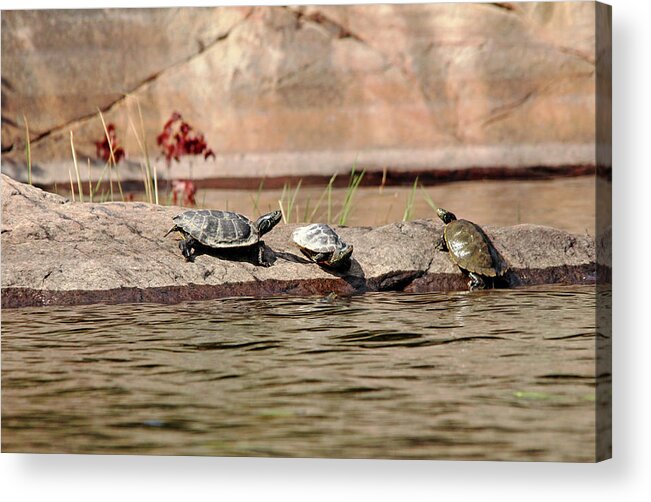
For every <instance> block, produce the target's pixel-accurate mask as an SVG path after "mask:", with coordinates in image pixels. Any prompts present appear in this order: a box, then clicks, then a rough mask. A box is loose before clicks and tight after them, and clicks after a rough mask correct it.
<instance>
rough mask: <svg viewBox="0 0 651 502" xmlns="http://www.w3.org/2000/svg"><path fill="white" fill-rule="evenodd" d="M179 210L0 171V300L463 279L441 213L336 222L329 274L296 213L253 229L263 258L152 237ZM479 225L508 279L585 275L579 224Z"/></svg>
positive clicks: (592, 269)
mask: <svg viewBox="0 0 651 502" xmlns="http://www.w3.org/2000/svg"><path fill="white" fill-rule="evenodd" d="M179 211H181V208H178V207H163V206H156V205H150V204H144V203H118V202H113V203H104V204H91V203H71V202H70V201H68V200H67V199H64V198H63V197H60V196H58V195H54V194H50V193H47V192H44V191H42V190H40V189H38V188H34V187H32V186H29V185H24V184H22V183H19V182H16V181H14V180H12V179H10V178H8V177H7V176H4V175H2V212H3V218H2V257H1V260H2V307H3V308H4V307H20V306H29V305H56V304H86V303H95V302H108V303H119V302H141V301H145V302H178V301H183V300H190V299H208V298H215V297H223V296H238V295H246V296H265V295H279V294H294V295H307V294H320V295H325V294H328V293H330V292H336V293H339V294H352V293H361V292H365V291H384V290H395V291H403V290H404V291H412V292H425V291H446V290H463V289H466V288H467V285H466V283H467V279H466V278H464V276H463V275H462V274H461V272H460V271H459V270H458V268H456V267H455V266H454V265H453V264H452V262H451V261H450V259H449V257H448V254H447V253H445V252H441V251H437V250H436V249H435V247H434V246H435V243H436V241H437V239H438V237H439V236H440V234H441V231H442V223H441V222H436V221H431V220H419V221H412V222H406V223H395V224H391V225H386V226H383V227H378V228H340V229H338V231H339V233H340V235H341V236H342V238H343V239H344V240H345V241H346V242H349V243H350V244H352V245H353V246H354V248H355V251H354V253H353V264H352V266H351V268H350V270H349V271H348V272H347V273H345V274H338V273H331V272H327V271H325V270H323V269H321V268H320V267H319V266H317V265H315V264H313V263H310V262H308V261H307V260H306V259H304V258H303V257H302V254H301V253H300V252H299V251H298V250H297V249H296V247H295V246H294V245H293V244H292V243H291V242H290V236H291V232H292V230H293V229H294V228H295V227H296V225H283V224H282V223H281V224H279V225H278V226H277V227H276V228H274V229H273V230H272V232H270V233H269V234H267V235H265V238H264V240H265V243H266V250H265V253H266V256H267V258H268V259H269V260H270V261H272V262H273V265H272V266H271V267H269V268H265V267H259V266H256V265H254V264H252V263H250V262H248V261H246V260H233V259H229V260H226V259H220V258H218V257H215V256H212V255H210V254H203V255H200V256H197V258H196V260H195V262H194V263H188V262H186V261H185V259H184V258H183V257H182V256H181V253H180V251H179V249H178V246H177V242H176V240H175V238H174V236H172V235H169V236H167V237H163V235H164V234H165V232H166V231H167V230H169V228H170V227H171V226H172V225H173V223H172V216H174V215H175V214H177V213H178V212H179ZM486 232H487V234H488V235H489V237H491V239H492V240H493V242H494V244H495V246H496V248H497V249H498V251H499V252H500V253H501V254H502V256H503V257H504V259H505V260H506V261H507V263H508V264H509V265H510V267H511V272H510V274H509V275H508V276H507V281H508V283H509V285H510V286H513V287H515V286H524V285H536V284H551V283H582V284H583V283H594V282H595V279H596V276H595V274H596V266H595V243H594V240H593V239H592V238H591V237H589V236H587V235H572V234H569V233H566V232H563V231H561V230H556V229H553V228H549V227H541V226H535V225H518V226H514V227H505V228H490V227H488V228H486Z"/></svg>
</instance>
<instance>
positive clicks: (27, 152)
mask: <svg viewBox="0 0 651 502" xmlns="http://www.w3.org/2000/svg"><path fill="white" fill-rule="evenodd" d="M23 120H24V122H25V157H26V160H27V183H29V184H30V185H31V184H32V146H31V144H30V138H29V125H28V124H27V117H26V116H25V115H23Z"/></svg>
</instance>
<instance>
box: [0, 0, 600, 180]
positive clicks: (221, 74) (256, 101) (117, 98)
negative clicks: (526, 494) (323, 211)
mask: <svg viewBox="0 0 651 502" xmlns="http://www.w3.org/2000/svg"><path fill="white" fill-rule="evenodd" d="M594 9H595V5H594V3H592V2H554V3H492V4H491V3H485V4H453V3H452V4H431V5H422V4H421V5H361V6H358V5H352V6H319V7H229V8H225V7H220V8H176V9H129V10H123V9H111V10H69V11H66V10H59V11H5V12H3V15H2V76H3V78H2V148H3V151H4V152H5V153H4V155H3V171H4V172H5V173H9V174H11V175H12V176H13V177H15V178H18V179H23V180H24V179H26V169H25V154H24V144H25V131H24V117H26V118H27V121H28V123H29V127H30V138H31V148H32V162H33V164H34V177H35V179H36V180H37V181H39V182H43V183H47V182H50V183H51V182H53V181H58V182H65V181H67V179H68V168H69V165H70V159H71V154H70V138H69V134H70V131H73V132H74V137H75V147H76V149H77V153H78V156H79V158H80V161H81V162H82V164H84V165H85V163H86V158H87V157H88V158H90V159H91V160H93V159H94V157H95V148H94V143H93V142H94V141H96V140H99V139H101V138H102V137H103V132H102V126H101V122H100V120H99V118H98V116H97V109H98V108H99V109H101V110H103V112H104V115H105V117H106V120H107V121H109V122H113V123H115V124H116V126H117V131H118V136H119V137H120V138H121V141H122V143H123V144H124V145H125V147H126V150H127V153H128V156H129V159H130V161H131V163H130V164H129V163H127V164H125V165H124V167H123V171H124V174H123V175H124V177H127V178H128V177H132V178H135V179H138V178H139V176H140V167H139V159H140V158H141V157H142V151H143V150H142V148H141V147H139V145H138V142H137V140H136V137H135V134H134V133H133V131H132V129H131V126H130V119H131V121H132V122H133V123H134V125H136V128H138V129H139V127H140V120H139V116H138V111H137V104H138V103H139V105H140V108H141V110H142V117H143V124H144V129H145V131H146V142H147V144H148V146H149V150H150V151H151V152H156V146H155V136H156V134H157V133H158V132H159V131H160V130H161V128H162V125H163V123H164V122H165V120H166V119H167V118H168V117H169V116H170V114H171V113H172V112H174V111H179V112H181V113H182V114H183V115H184V117H185V118H186V119H187V120H189V121H190V122H191V123H192V124H193V125H194V126H195V127H196V128H198V129H200V130H201V131H203V132H204V133H205V134H206V137H207V140H208V143H209V144H210V145H211V146H212V147H213V149H214V150H215V151H216V152H217V154H218V155H217V159H216V160H214V161H213V160H210V161H209V162H207V163H203V162H202V161H200V162H199V163H197V167H196V168H195V173H196V175H197V176H198V177H202V176H203V177H215V176H234V175H235V176H250V175H254V176H273V175H285V174H293V175H296V174H301V173H302V172H303V171H304V170H306V169H309V167H310V166H311V165H312V166H315V167H313V170H316V171H318V172H321V173H329V172H333V171H338V170H339V171H341V170H347V169H349V168H350V165H351V164H352V163H353V162H354V161H355V159H357V161H358V163H361V164H363V165H365V167H369V168H371V169H372V168H378V169H380V168H382V167H387V166H388V167H391V168H396V169H413V168H415V167H418V168H428V169H430V168H431V169H435V168H464V167H473V166H484V167H493V166H514V167H522V166H541V165H542V166H563V165H565V166H567V165H585V164H588V165H594V123H595V79H594V71H595V50H594V44H595V12H594ZM304 155H308V157H304ZM152 156H153V157H155V156H156V155H155V154H153V155H152ZM306 159H310V162H309V163H308V162H306ZM158 163H159V164H160V165H161V170H163V169H162V162H161V161H160V160H159V161H158ZM308 164H309V165H308ZM91 171H92V175H93V177H95V178H97V177H98V176H99V172H100V171H101V165H99V164H98V165H94V164H93V165H92V166H91ZM177 174H178V175H182V176H187V169H186V168H185V167H182V168H180V171H179V173H177ZM82 175H84V176H85V175H86V169H82Z"/></svg>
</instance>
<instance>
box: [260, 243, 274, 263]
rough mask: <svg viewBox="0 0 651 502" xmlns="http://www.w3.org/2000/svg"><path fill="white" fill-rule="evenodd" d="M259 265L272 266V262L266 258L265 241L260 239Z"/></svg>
mask: <svg viewBox="0 0 651 502" xmlns="http://www.w3.org/2000/svg"><path fill="white" fill-rule="evenodd" d="M257 258H258V265H260V266H262V267H271V262H268V261H266V260H265V259H264V241H258V257H257Z"/></svg>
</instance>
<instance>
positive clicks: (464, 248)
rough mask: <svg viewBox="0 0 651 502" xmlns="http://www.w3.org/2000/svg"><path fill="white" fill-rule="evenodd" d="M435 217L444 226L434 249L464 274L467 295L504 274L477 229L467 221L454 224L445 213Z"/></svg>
mask: <svg viewBox="0 0 651 502" xmlns="http://www.w3.org/2000/svg"><path fill="white" fill-rule="evenodd" d="M436 214H438V216H439V218H441V220H443V223H445V228H444V230H443V236H442V237H441V240H440V241H439V243H438V245H437V247H438V248H439V249H441V250H443V251H448V252H449V253H450V258H451V259H452V261H453V262H454V264H455V265H457V266H458V267H459V268H460V269H461V270H462V271H464V272H466V273H467V274H468V277H470V281H469V282H468V287H469V288H470V291H473V290H475V289H484V288H485V287H486V279H487V278H489V280H492V279H493V278H496V277H500V276H502V275H503V274H504V273H505V272H506V271H507V267H506V265H505V263H504V261H503V260H502V258H501V257H500V255H499V253H498V252H497V250H496V249H495V247H494V246H493V244H492V242H491V241H490V239H489V238H488V236H487V235H486V234H485V233H484V231H483V230H482V229H481V227H479V226H478V225H476V224H474V223H472V222H470V221H467V220H457V217H456V216H455V215H454V214H452V213H450V212H449V211H446V210H445V209H441V208H439V209H437V210H436Z"/></svg>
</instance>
